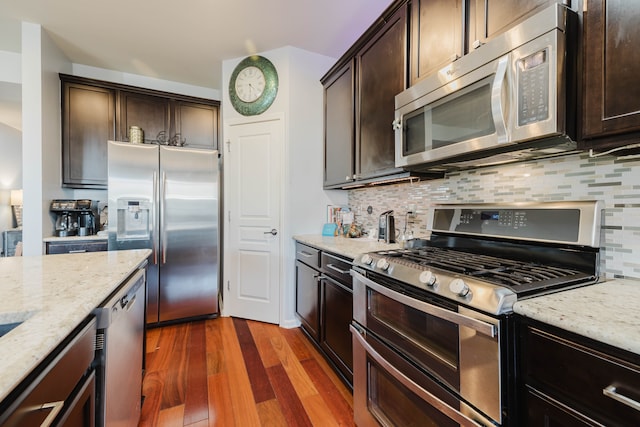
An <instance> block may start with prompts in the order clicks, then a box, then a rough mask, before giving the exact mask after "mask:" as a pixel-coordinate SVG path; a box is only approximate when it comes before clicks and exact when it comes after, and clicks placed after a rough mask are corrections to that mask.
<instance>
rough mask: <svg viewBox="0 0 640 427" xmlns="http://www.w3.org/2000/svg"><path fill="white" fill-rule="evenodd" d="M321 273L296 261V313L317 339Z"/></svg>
mask: <svg viewBox="0 0 640 427" xmlns="http://www.w3.org/2000/svg"><path fill="white" fill-rule="evenodd" d="M318 276H320V273H319V272H318V271H317V270H314V269H313V268H311V267H309V266H308V265H306V264H304V263H302V262H300V261H296V314H297V315H298V318H299V319H300V323H302V327H303V328H304V329H305V330H306V331H307V333H308V334H309V335H311V337H312V338H313V339H315V340H316V341H317V340H319V339H320V311H319V306H320V301H319V298H320V281H319V280H318Z"/></svg>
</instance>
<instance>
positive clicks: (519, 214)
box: [433, 207, 580, 242]
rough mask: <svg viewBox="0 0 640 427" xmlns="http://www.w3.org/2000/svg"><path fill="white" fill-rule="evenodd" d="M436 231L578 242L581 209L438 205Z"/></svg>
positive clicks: (435, 212) (435, 219)
mask: <svg viewBox="0 0 640 427" xmlns="http://www.w3.org/2000/svg"><path fill="white" fill-rule="evenodd" d="M433 231H444V232H456V233H464V234H476V235H485V236H497V237H507V238H525V239H536V240H548V241H551V242H575V241H577V240H578V234H579V232H580V209H572V208H567V209H544V208H491V207H487V208H483V207H475V208H474V207H472V208H464V207H451V208H449V207H437V208H435V211H434V217H433Z"/></svg>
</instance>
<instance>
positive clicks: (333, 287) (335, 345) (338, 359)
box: [320, 278, 353, 384]
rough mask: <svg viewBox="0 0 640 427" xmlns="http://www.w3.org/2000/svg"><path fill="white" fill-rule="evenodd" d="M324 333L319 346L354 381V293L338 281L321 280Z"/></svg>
mask: <svg viewBox="0 0 640 427" xmlns="http://www.w3.org/2000/svg"><path fill="white" fill-rule="evenodd" d="M321 304H322V320H321V324H322V333H321V338H320V346H321V347H322V349H323V350H324V351H325V352H326V354H327V355H328V356H329V358H330V359H331V360H332V361H333V362H334V364H335V365H336V366H337V367H338V369H339V370H340V373H341V374H342V375H343V376H344V377H345V378H346V379H347V381H348V382H349V383H350V384H352V383H353V347H352V344H351V332H350V331H349V325H350V324H351V320H352V319H353V294H352V292H351V290H350V289H349V288H347V287H346V286H344V285H342V284H341V283H338V282H337V281H335V280H332V279H329V278H326V279H323V280H322V303H321Z"/></svg>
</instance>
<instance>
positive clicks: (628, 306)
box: [513, 279, 640, 354]
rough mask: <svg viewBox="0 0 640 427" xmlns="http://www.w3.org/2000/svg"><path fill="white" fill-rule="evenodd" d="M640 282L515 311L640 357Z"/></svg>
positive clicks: (532, 302)
mask: <svg viewBox="0 0 640 427" xmlns="http://www.w3.org/2000/svg"><path fill="white" fill-rule="evenodd" d="M638 301H640V281H637V280H621V279H616V280H611V281H605V282H601V283H597V284H595V285H590V286H584V287H581V288H576V289H570V290H567V291H563V292H557V293H553V294H549V295H543V296H539V297H535V298H531V299H525V300H521V301H518V302H516V303H515V305H514V306H513V310H514V311H515V312H516V313H518V314H520V315H522V316H526V317H529V318H532V319H535V320H539V321H541V322H544V323H547V324H550V325H553V326H557V327H559V328H562V329H564V330H567V331H570V332H574V333H576V334H579V335H582V336H585V337H589V338H592V339H595V340H597V341H600V342H604V343H606V344H609V345H612V346H614V347H617V348H621V349H623V350H627V351H631V352H633V353H636V354H640V310H638Z"/></svg>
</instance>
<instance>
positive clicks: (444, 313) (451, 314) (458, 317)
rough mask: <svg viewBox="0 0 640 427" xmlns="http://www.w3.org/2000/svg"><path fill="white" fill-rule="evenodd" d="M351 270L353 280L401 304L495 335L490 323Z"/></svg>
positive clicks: (494, 329) (494, 327)
mask: <svg viewBox="0 0 640 427" xmlns="http://www.w3.org/2000/svg"><path fill="white" fill-rule="evenodd" d="M351 271H352V276H353V277H354V279H355V280H359V281H361V282H363V283H364V284H365V285H366V286H367V287H368V288H371V289H373V290H374V291H376V292H378V293H380V294H382V295H384V296H386V297H389V298H391V299H393V300H395V301H397V302H399V303H401V304H404V305H408V306H409V307H412V308H415V309H416V310H419V311H422V312H423V313H427V314H430V315H432V316H435V317H437V318H439V319H442V320H447V321H449V322H452V323H455V324H456V325H459V326H465V327H467V328H471V329H473V330H475V331H477V332H479V333H481V334H483V335H487V336H489V337H491V338H495V336H496V326H495V325H492V324H491V323H487V322H483V321H482V320H478V319H474V318H473V317H468V316H464V315H462V314H459V313H456V312H455V311H450V310H446V309H444V308H440V307H438V306H436V305H433V304H428V303H426V302H423V301H420V300H417V299H415V298H411V297H408V296H406V295H402V294H400V293H398V292H395V291H392V290H391V289H389V288H386V287H384V286H382V285H379V284H377V283H376V282H374V281H373V280H371V279H369V278H367V277H365V276H363V275H362V274H360V273H358V272H357V271H355V270H351Z"/></svg>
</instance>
